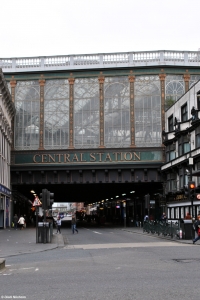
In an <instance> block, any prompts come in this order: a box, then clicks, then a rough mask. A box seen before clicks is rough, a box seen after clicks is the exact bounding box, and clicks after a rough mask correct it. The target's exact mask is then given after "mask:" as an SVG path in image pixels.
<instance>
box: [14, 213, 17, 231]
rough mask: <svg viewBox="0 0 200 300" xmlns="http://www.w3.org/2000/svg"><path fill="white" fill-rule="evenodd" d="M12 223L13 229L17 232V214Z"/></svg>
mask: <svg viewBox="0 0 200 300" xmlns="http://www.w3.org/2000/svg"><path fill="white" fill-rule="evenodd" d="M13 222H14V229H15V230H17V224H18V216H17V214H15V215H14V217H13Z"/></svg>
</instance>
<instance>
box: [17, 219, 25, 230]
mask: <svg viewBox="0 0 200 300" xmlns="http://www.w3.org/2000/svg"><path fill="white" fill-rule="evenodd" d="M24 222H25V219H24V217H23V216H22V215H21V217H20V218H19V221H18V224H19V226H20V230H22V229H23V228H24Z"/></svg>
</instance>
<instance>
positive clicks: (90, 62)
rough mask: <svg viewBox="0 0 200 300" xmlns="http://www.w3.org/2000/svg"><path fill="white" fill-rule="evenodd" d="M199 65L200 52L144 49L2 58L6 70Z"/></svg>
mask: <svg viewBox="0 0 200 300" xmlns="http://www.w3.org/2000/svg"><path fill="white" fill-rule="evenodd" d="M156 65H159V66H161V65H174V66H200V51H170V50H163V51H162V50H161V51H142V52H122V53H107V54H77V55H57V56H39V57H20V58H0V67H1V68H2V69H3V72H5V73H6V72H32V71H54V70H72V69H92V68H93V69H94V68H114V67H131V66H132V67H134V66H156Z"/></svg>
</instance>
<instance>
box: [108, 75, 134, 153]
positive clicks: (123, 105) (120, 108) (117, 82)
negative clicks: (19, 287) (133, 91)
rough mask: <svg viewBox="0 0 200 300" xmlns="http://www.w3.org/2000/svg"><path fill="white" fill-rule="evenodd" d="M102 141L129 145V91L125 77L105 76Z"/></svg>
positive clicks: (114, 145)
mask: <svg viewBox="0 0 200 300" xmlns="http://www.w3.org/2000/svg"><path fill="white" fill-rule="evenodd" d="M104 128H105V131H104V143H105V146H106V147H108V148H112V147H113V148H123V147H129V146H130V92H129V81H128V78H127V77H106V78H105V83H104Z"/></svg>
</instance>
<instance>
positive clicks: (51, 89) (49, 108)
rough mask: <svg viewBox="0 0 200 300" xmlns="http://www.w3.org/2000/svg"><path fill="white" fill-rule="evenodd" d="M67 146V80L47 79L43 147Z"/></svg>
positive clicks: (64, 147)
mask: <svg viewBox="0 0 200 300" xmlns="http://www.w3.org/2000/svg"><path fill="white" fill-rule="evenodd" d="M68 146H69V84H68V80H67V79H60V80H47V81H46V83H45V87H44V147H45V149H67V148H68Z"/></svg>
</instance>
